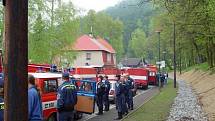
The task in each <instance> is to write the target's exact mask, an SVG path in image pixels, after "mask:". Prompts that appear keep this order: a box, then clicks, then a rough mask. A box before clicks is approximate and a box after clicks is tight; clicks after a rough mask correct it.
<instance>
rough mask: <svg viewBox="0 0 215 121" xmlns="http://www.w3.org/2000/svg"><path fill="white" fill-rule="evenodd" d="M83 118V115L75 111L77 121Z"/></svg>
mask: <svg viewBox="0 0 215 121" xmlns="http://www.w3.org/2000/svg"><path fill="white" fill-rule="evenodd" d="M82 117H83V113H81V112H76V111H75V114H74V118H75V120H78V119H81V118H82Z"/></svg>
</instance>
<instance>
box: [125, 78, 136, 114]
mask: <svg viewBox="0 0 215 121" xmlns="http://www.w3.org/2000/svg"><path fill="white" fill-rule="evenodd" d="M125 83H126V89H127V91H128V93H127V95H126V103H127V105H128V109H130V110H133V109H134V108H133V90H134V88H135V87H134V80H133V79H132V78H130V77H129V75H128V74H126V75H125Z"/></svg>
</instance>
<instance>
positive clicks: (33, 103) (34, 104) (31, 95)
mask: <svg viewBox="0 0 215 121" xmlns="http://www.w3.org/2000/svg"><path fill="white" fill-rule="evenodd" d="M42 113H43V111H42V102H41V98H40V94H39V91H38V89H37V87H36V85H35V78H34V76H33V75H28V121H42V120H43V116H42Z"/></svg>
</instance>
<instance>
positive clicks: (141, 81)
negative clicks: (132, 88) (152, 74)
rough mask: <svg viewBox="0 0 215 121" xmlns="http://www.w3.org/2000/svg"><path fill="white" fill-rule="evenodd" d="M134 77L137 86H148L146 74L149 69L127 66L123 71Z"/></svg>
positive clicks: (145, 87)
mask: <svg viewBox="0 0 215 121" xmlns="http://www.w3.org/2000/svg"><path fill="white" fill-rule="evenodd" d="M125 72H126V73H128V74H129V75H130V77H131V78H132V79H134V82H135V85H136V87H137V88H143V89H147V88H148V85H149V83H148V75H149V71H148V70H147V69H146V68H129V69H127V70H126V71H125Z"/></svg>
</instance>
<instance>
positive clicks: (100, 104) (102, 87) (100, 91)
mask: <svg viewBox="0 0 215 121" xmlns="http://www.w3.org/2000/svg"><path fill="white" fill-rule="evenodd" d="M102 80H103V76H99V78H98V83H97V93H96V97H97V98H96V102H97V106H98V109H99V112H98V113H97V115H102V114H103V95H104V94H105V85H104V83H103V82H102Z"/></svg>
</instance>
